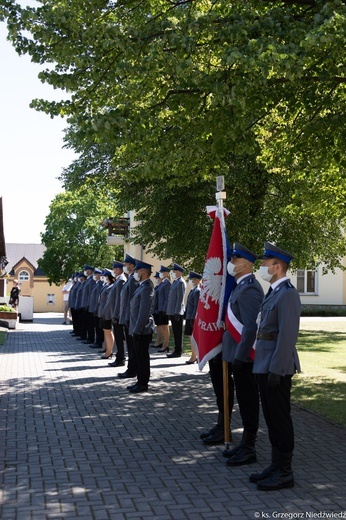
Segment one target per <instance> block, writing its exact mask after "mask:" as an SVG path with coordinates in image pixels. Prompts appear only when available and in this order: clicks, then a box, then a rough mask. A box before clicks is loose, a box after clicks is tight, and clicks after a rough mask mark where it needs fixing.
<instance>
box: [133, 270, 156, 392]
mask: <svg viewBox="0 0 346 520" xmlns="http://www.w3.org/2000/svg"><path fill="white" fill-rule="evenodd" d="M151 268H152V265H151V264H147V263H146V262H142V261H137V262H136V266H135V274H134V276H135V278H136V280H137V281H138V282H139V287H138V288H137V290H136V291H135V293H134V295H133V296H132V299H131V302H130V328H129V333H130V334H131V335H132V336H133V342H134V353H135V360H136V368H137V382H136V383H135V384H133V385H130V386H128V387H127V388H128V390H129V391H130V392H131V393H133V394H138V393H140V392H147V391H148V383H149V379H150V356H149V345H150V342H151V339H152V337H153V332H154V318H153V316H152V309H153V304H154V294H155V291H154V284H153V282H152V281H151V280H150V275H151Z"/></svg>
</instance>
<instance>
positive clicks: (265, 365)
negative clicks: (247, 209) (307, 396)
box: [250, 242, 301, 491]
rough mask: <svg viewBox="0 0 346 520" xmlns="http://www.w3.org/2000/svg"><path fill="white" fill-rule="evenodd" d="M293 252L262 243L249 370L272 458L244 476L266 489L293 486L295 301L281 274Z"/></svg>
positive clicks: (297, 300) (292, 289) (297, 307)
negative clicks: (262, 285)
mask: <svg viewBox="0 0 346 520" xmlns="http://www.w3.org/2000/svg"><path fill="white" fill-rule="evenodd" d="M292 259H293V255H292V254H291V253H288V252H287V251H284V250H283V249H281V248H279V247H277V246H276V245H274V244H272V243H270V242H265V244H264V254H263V256H262V265H261V267H260V275H261V276H262V278H263V279H264V280H266V281H267V282H269V283H270V284H271V285H270V289H269V291H268V293H267V295H266V296H265V298H264V300H263V303H262V306H261V310H260V318H259V327H258V332H257V341H256V354H255V360H254V368H253V371H254V374H256V378H257V381H258V385H259V390H260V395H261V404H262V409H263V415H264V418H265V421H266V424H267V427H268V434H269V440H270V443H271V446H272V460H271V464H270V466H269V467H267V468H266V469H265V470H264V471H263V472H262V473H255V474H252V475H250V481H251V482H257V489H259V490H264V491H271V490H275V489H283V488H291V487H293V486H294V478H293V472H292V467H291V463H292V455H293V449H294V430H293V423H292V418H291V406H290V399H291V382H292V376H293V375H294V373H295V372H300V364H299V359H298V354H297V350H296V342H297V339H298V332H299V319H300V311H301V303H300V298H299V294H298V291H297V290H296V289H295V287H294V286H293V285H292V284H291V282H290V280H289V279H288V277H287V270H288V267H289V263H290V261H291V260H292Z"/></svg>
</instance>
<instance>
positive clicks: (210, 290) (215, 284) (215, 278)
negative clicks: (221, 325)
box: [200, 257, 222, 309]
mask: <svg viewBox="0 0 346 520" xmlns="http://www.w3.org/2000/svg"><path fill="white" fill-rule="evenodd" d="M220 269H221V259H220V258H217V257H216V258H208V260H207V261H206V264H205V267H204V271H203V279H202V283H201V294H200V299H201V301H202V303H203V304H204V308H205V309H210V304H209V299H210V298H211V300H212V301H213V302H218V301H219V299H220V294H221V285H222V274H217V273H219V272H220Z"/></svg>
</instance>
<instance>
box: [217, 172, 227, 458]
mask: <svg viewBox="0 0 346 520" xmlns="http://www.w3.org/2000/svg"><path fill="white" fill-rule="evenodd" d="M216 189H217V192H216V194H215V198H216V201H217V205H218V208H219V213H220V215H219V216H220V220H221V222H222V224H223V225H225V216H224V212H223V211H222V210H223V201H224V200H225V198H226V192H225V191H224V189H225V177H224V176H223V175H220V176H219V177H216ZM222 379H223V414H224V437H225V448H226V450H228V449H229V444H230V427H229V420H230V417H229V391H228V362H227V361H222Z"/></svg>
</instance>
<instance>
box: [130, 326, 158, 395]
mask: <svg viewBox="0 0 346 520" xmlns="http://www.w3.org/2000/svg"><path fill="white" fill-rule="evenodd" d="M152 337H153V335H152V334H143V335H141V336H137V335H136V336H134V337H133V346H134V354H135V362H136V372H137V381H138V384H139V385H143V386H147V384H148V382H149V379H150V356H149V345H150V343H151V340H152Z"/></svg>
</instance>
